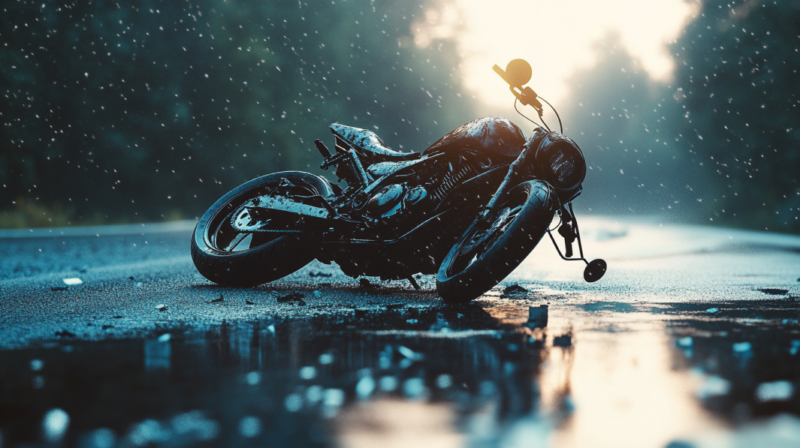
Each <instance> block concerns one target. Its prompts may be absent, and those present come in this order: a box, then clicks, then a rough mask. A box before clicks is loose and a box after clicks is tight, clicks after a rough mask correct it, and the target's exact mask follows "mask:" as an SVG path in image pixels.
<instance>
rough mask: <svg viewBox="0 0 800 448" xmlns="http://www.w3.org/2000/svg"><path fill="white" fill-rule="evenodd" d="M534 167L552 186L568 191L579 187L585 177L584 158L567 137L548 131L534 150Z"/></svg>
mask: <svg viewBox="0 0 800 448" xmlns="http://www.w3.org/2000/svg"><path fill="white" fill-rule="evenodd" d="M536 167H537V169H538V170H539V171H540V173H541V174H542V176H543V177H544V179H545V180H546V181H548V182H550V184H551V185H553V187H555V188H556V189H558V190H562V191H565V192H570V191H572V190H574V189H576V188H578V187H580V185H581V183H582V182H583V179H584V178H585V177H586V159H584V158H583V152H581V149H580V148H579V147H578V145H577V144H576V143H575V142H574V141H573V140H572V139H571V138H569V137H566V136H564V135H561V134H559V133H556V132H550V133H548V134H547V135H546V136H545V137H544V139H542V142H541V143H540V144H539V148H538V149H537V150H536Z"/></svg>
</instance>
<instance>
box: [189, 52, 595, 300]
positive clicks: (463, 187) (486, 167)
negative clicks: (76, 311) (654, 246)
mask: <svg viewBox="0 0 800 448" xmlns="http://www.w3.org/2000/svg"><path fill="white" fill-rule="evenodd" d="M494 70H495V71H496V72H497V73H498V74H499V75H500V76H501V77H502V78H503V79H504V80H505V81H506V82H507V83H508V84H509V86H510V89H511V92H512V93H513V94H514V96H515V97H516V100H515V103H514V107H515V109H516V105H517V101H518V102H520V103H522V104H523V105H530V106H532V107H533V108H534V109H535V110H536V111H537V112H538V114H539V118H540V120H541V121H542V123H543V124H544V126H545V127H541V126H537V128H536V129H534V131H533V133H532V134H531V136H530V137H528V138H527V139H526V138H525V136H524V135H523V133H522V131H521V130H520V128H519V127H518V126H516V125H515V124H513V123H511V122H510V121H508V120H506V119H503V118H496V117H493V118H481V119H478V120H474V121H471V122H469V123H467V124H465V125H463V126H461V127H459V128H457V129H456V130H454V131H452V132H450V133H449V134H447V135H445V136H444V137H442V138H441V139H440V140H438V141H437V142H435V143H434V144H433V145H431V146H430V147H429V148H427V149H426V150H425V151H423V152H422V153H421V154H420V153H416V152H398V151H394V150H392V149H390V148H389V147H388V146H386V144H385V143H384V142H383V141H382V140H381V139H380V138H379V137H378V136H377V135H376V134H375V133H373V132H371V131H369V130H365V129H359V128H355V127H350V126H345V125H342V124H338V123H335V124H333V125H331V126H330V129H331V131H332V132H333V134H334V136H335V152H333V153H332V152H331V151H330V150H329V149H328V148H327V147H326V146H325V145H324V144H323V143H322V142H321V141H319V140H317V141H316V142H315V144H316V147H317V149H318V150H319V152H320V154H321V155H322V157H323V159H324V160H323V162H322V164H321V168H323V169H328V168H329V167H335V173H336V176H337V177H338V178H339V181H344V182H345V184H346V186H345V188H342V187H340V186H339V185H337V184H333V183H331V182H329V181H328V180H327V179H325V178H324V177H321V176H317V175H314V174H310V173H305V172H300V171H284V172H279V173H272V174H267V175H265V176H261V177H259V178H256V179H253V180H251V181H249V182H247V183H245V184H243V185H241V186H239V187H237V188H236V189H234V190H233V191H231V192H229V193H227V194H226V195H225V196H223V197H222V198H220V199H219V200H218V201H217V202H215V203H214V204H213V205H212V206H211V207H210V208H209V209H208V211H206V212H205V214H204V215H203V216H202V218H201V219H200V220H199V222H198V223H197V226H196V228H195V230H194V234H193V236H192V259H193V261H194V264H195V266H196V267H197V270H198V271H199V272H200V273H201V274H202V275H203V276H204V277H206V278H207V279H209V280H211V281H213V282H216V283H218V284H220V285H226V286H255V285H259V284H262V283H267V282H271V281H274V280H277V279H280V278H282V277H284V276H286V275H289V274H291V273H293V272H295V271H297V270H299V269H300V268H302V267H303V266H305V265H306V264H308V263H309V262H311V261H312V260H314V259H317V260H319V261H320V262H322V263H331V262H335V263H336V264H337V265H338V266H339V267H340V268H341V270H342V271H343V272H344V273H345V274H347V275H349V276H351V277H359V276H377V277H380V278H381V279H383V280H399V279H407V280H408V281H409V282H411V284H412V285H413V286H414V287H415V288H417V289H419V285H418V284H417V282H416V281H415V279H414V277H413V275H414V274H417V273H422V274H436V289H437V291H438V292H439V294H440V295H441V297H442V298H443V299H444V301H445V302H448V303H463V302H469V301H471V300H473V299H475V298H477V297H479V296H480V295H481V294H483V293H484V292H486V291H488V290H489V289H491V288H492V287H494V286H496V285H497V284H498V283H499V282H501V281H502V280H503V279H504V278H505V277H506V276H508V275H509V274H510V273H511V271H513V270H514V269H515V268H516V267H517V266H519V264H520V263H521V262H522V261H523V260H524V259H525V257H527V256H528V254H530V252H531V251H532V250H533V249H534V247H536V245H537V244H538V243H539V241H540V240H541V239H542V237H543V236H544V235H545V233H547V234H549V236H550V239H551V240H552V241H553V243H554V244H555V246H556V249H557V250H558V253H559V255H560V256H561V257H562V258H563V259H565V260H581V261H583V262H584V263H586V268H585V270H584V279H585V280H586V281H588V282H594V281H597V280H599V279H600V278H601V277H602V276H603V275H604V274H605V271H606V263H605V262H604V261H603V260H600V259H597V260H594V261H592V262H588V261H587V260H586V259H585V258H584V256H583V246H582V244H581V239H580V231H579V229H578V223H577V220H576V219H575V214H574V213H573V209H572V201H573V200H574V199H575V198H576V197H578V195H580V193H581V191H582V182H583V180H584V177H585V175H586V162H585V159H584V156H583V153H582V152H581V150H580V148H579V147H578V145H577V144H576V143H575V142H574V141H573V140H572V139H570V138H568V137H566V136H564V135H563V134H562V133H558V132H551V131H550V129H549V127H547V124H546V123H545V122H544V120H543V106H542V104H541V102H540V101H539V100H540V99H541V100H543V101H544V102H545V103H547V104H548V105H549V104H550V103H548V102H547V101H546V100H544V98H541V97H539V96H538V95H537V94H536V93H535V92H534V91H533V90H532V89H531V88H530V87H524V85H525V84H527V83H528V81H529V80H530V77H531V73H532V71H531V67H530V65H529V64H528V63H527V62H525V61H523V60H521V59H516V60H514V61H511V62H510V63H509V64H508V66H507V68H506V70H503V69H501V68H500V67H498V66H496V65H495V66H494ZM550 107H551V108H552V106H550ZM553 111H554V112H555V109H554V108H553ZM517 112H519V109H517ZM555 113H556V115H558V113H557V112H555ZM520 114H521V112H520ZM521 115H522V114H521ZM523 117H524V115H523ZM526 118H527V117H526ZM531 121H533V120H531ZM534 123H535V122H534ZM560 123H561V119H560V117H559V124H560ZM562 131H563V130H562ZM555 216H558V217H559V218H560V219H559V220H558V224H557V226H558V234H559V235H560V236H562V237H563V238H564V245H565V248H564V249H565V250H564V253H563V254H562V252H561V249H560V248H559V246H558V244H556V240H555V238H554V237H553V234H552V229H550V226H551V224H552V223H553V222H554V221H555V219H554V217H555ZM574 241H577V242H578V248H579V256H577V257H576V256H574V254H573V250H572V244H573V242H574Z"/></svg>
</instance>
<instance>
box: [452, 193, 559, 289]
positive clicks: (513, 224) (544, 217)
mask: <svg viewBox="0 0 800 448" xmlns="http://www.w3.org/2000/svg"><path fill="white" fill-rule="evenodd" d="M557 202H558V201H557V199H556V196H555V192H554V191H553V188H552V187H551V186H550V185H549V184H548V183H546V182H543V181H540V180H532V181H526V182H523V183H521V184H519V185H517V186H516V187H514V188H513V189H512V190H511V191H510V192H509V193H508V195H506V198H505V199H504V200H503V202H502V203H501V204H500V206H499V209H498V210H499V212H498V213H496V214H495V218H494V220H493V222H492V223H491V224H490V225H489V226H488V227H486V226H485V225H484V226H477V225H476V224H475V223H473V224H472V225H470V227H469V228H468V229H467V231H466V232H465V233H464V234H463V235H462V236H461V238H460V239H459V241H458V242H457V243H456V244H455V245H454V246H453V247H452V249H450V252H448V254H447V256H446V257H445V258H444V261H442V264H441V265H440V266H439V272H438V273H437V275H436V290H437V291H438V292H439V295H440V296H441V297H442V299H444V301H445V302H446V303H467V302H469V301H471V300H473V299H476V298H478V297H480V295H481V294H483V293H485V292H486V291H488V290H490V289H492V288H493V287H494V286H495V285H497V284H498V283H500V282H501V281H502V280H503V279H504V278H505V277H506V276H508V274H510V273H511V271H513V270H514V269H516V267H517V266H519V264H520V263H522V260H524V259H525V257H527V256H528V254H530V253H531V251H532V250H533V248H534V247H536V245H537V244H538V243H539V241H540V240H541V239H542V237H543V236H544V234H545V232H547V228H548V226H549V225H550V222H551V221H552V220H553V215H554V214H555V211H556V208H557V205H556V204H557Z"/></svg>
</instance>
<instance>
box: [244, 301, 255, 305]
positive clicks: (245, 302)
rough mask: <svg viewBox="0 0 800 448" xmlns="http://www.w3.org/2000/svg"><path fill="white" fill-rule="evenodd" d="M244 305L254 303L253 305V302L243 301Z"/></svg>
mask: <svg viewBox="0 0 800 448" xmlns="http://www.w3.org/2000/svg"><path fill="white" fill-rule="evenodd" d="M244 304H245V305H255V303H253V302H251V301H249V300H245V301H244Z"/></svg>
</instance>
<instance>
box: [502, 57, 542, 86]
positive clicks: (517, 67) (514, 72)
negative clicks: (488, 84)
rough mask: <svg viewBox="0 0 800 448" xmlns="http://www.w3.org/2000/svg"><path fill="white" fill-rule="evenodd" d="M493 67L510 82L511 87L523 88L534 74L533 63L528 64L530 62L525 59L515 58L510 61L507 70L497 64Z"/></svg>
mask: <svg viewBox="0 0 800 448" xmlns="http://www.w3.org/2000/svg"><path fill="white" fill-rule="evenodd" d="M493 68H494V71H495V72H497V74H498V75H500V76H501V77H502V78H503V80H505V82H507V83H508V85H510V86H511V87H517V88H519V89H520V90H522V86H524V85H525V84H527V83H528V81H530V80H531V75H532V74H533V70H531V65H530V64H528V62H527V61H525V60H524V59H514V60H513V61H511V62H509V63H508V65H507V66H506V70H505V71H503V69H501V68H500V67H498V66H496V65H495V66H494V67H493Z"/></svg>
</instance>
